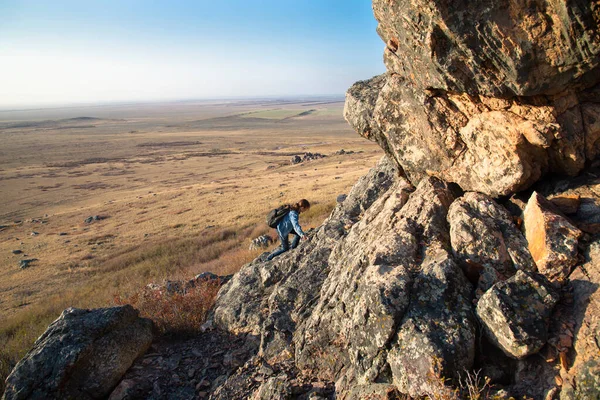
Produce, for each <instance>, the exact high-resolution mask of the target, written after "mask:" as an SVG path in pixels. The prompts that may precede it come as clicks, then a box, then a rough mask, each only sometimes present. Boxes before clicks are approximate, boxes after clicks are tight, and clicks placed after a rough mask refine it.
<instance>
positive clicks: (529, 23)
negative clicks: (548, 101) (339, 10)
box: [373, 0, 600, 97]
mask: <svg viewBox="0 0 600 400" xmlns="http://www.w3.org/2000/svg"><path fill="white" fill-rule="evenodd" d="M373 11H374V14H375V18H376V19H377V20H378V21H379V26H378V28H377V32H378V33H379V36H381V38H382V39H383V41H384V42H385V43H386V45H387V46H386V49H385V52H384V62H385V65H386V67H387V68H388V70H389V71H390V72H393V73H395V74H398V75H401V76H404V77H410V79H411V83H413V84H414V85H415V86H417V87H418V88H420V89H421V90H423V89H426V88H438V89H442V90H444V91H448V92H463V93H469V94H471V95H485V96H494V97H511V96H535V95H552V94H556V93H559V92H562V91H564V90H567V89H573V88H575V89H578V88H581V87H585V86H588V85H589V84H590V81H592V82H593V81H594V80H597V79H598V76H597V75H598V68H599V66H600V58H599V55H600V35H599V34H598V25H599V24H600V13H599V11H598V5H597V4H594V3H593V2H589V1H585V0H580V1H572V2H565V1H558V2H550V1H541V2H519V3H515V2H509V1H507V0H492V1H488V2H485V3H475V4H474V3H466V2H465V3H456V2H452V1H448V0H435V1H427V2H426V1H406V0H395V1H383V0H375V1H373ZM594 74H595V75H596V76H593V75H594Z"/></svg>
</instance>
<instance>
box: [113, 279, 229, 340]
mask: <svg viewBox="0 0 600 400" xmlns="http://www.w3.org/2000/svg"><path fill="white" fill-rule="evenodd" d="M219 287H220V286H219V283H218V282H204V283H201V284H200V285H199V286H196V287H193V288H190V289H188V290H187V291H186V292H185V293H173V294H168V293H167V292H166V291H164V290H152V289H149V288H144V289H143V290H141V291H139V292H138V293H135V294H133V295H131V296H129V297H121V296H115V304H117V305H122V304H131V305H132V306H133V307H135V308H136V309H137V310H139V311H140V315H141V316H142V317H146V318H150V319H152V320H153V321H154V324H155V326H156V327H157V328H158V330H159V332H160V333H162V334H172V335H182V334H183V335H185V334H193V333H196V332H198V329H199V328H200V326H201V325H202V324H203V323H204V321H205V320H206V315H207V314H208V311H209V310H210V308H211V307H212V306H213V304H214V302H215V297H216V296H217V293H218V291H219Z"/></svg>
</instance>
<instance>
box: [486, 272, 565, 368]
mask: <svg viewBox="0 0 600 400" xmlns="http://www.w3.org/2000/svg"><path fill="white" fill-rule="evenodd" d="M558 299H559V296H558V294H557V293H556V292H555V290H554V289H553V288H552V286H551V285H550V283H549V282H548V281H547V280H546V279H545V278H544V277H543V276H541V275H539V274H531V273H528V272H524V271H517V273H516V274H515V275H514V276H513V277H512V278H510V279H508V280H506V281H504V282H499V283H497V284H495V285H494V286H492V288H491V289H489V290H488V291H487V292H485V293H484V295H483V296H482V297H481V299H479V302H478V303H477V316H478V317H479V319H480V321H481V322H482V324H483V326H484V330H485V333H486V335H487V337H488V338H489V339H490V341H492V343H494V344H496V345H497V346H498V347H499V348H500V349H502V350H503V351H504V353H506V355H508V356H510V357H513V358H517V359H522V358H524V357H527V356H528V355H530V354H533V353H536V352H537V351H539V350H540V349H541V348H542V346H543V345H544V344H546V341H547V340H548V323H549V317H550V313H551V312H552V309H553V308H554V305H555V304H556V302H557V301H558Z"/></svg>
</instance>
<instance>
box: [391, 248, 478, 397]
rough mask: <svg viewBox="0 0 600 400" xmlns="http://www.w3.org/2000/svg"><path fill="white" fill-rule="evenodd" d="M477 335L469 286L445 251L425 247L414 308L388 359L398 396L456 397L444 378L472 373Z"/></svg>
mask: <svg viewBox="0 0 600 400" xmlns="http://www.w3.org/2000/svg"><path fill="white" fill-rule="evenodd" d="M475 332H476V322H475V316H474V314H473V311H472V309H471V287H470V285H469V283H468V282H467V281H466V279H465V277H464V275H463V274H462V273H461V271H460V268H459V267H458V266H457V265H456V263H455V262H454V261H453V259H452V257H451V255H450V254H449V253H448V252H447V251H446V250H444V249H441V248H436V247H435V246H433V247H432V248H428V249H426V257H425V260H423V263H422V265H421V271H420V273H419V275H418V276H417V277H416V279H415V282H414V283H413V288H412V296H411V303H410V307H409V309H408V310H407V313H406V315H405V317H404V319H403V320H402V322H401V325H400V329H399V330H398V333H397V337H396V339H395V341H394V342H393V344H392V348H391V350H390V353H389V355H388V363H389V365H390V367H391V370H392V376H393V382H394V383H395V384H396V386H397V387H398V389H399V390H400V392H402V393H407V394H409V395H410V396H413V397H417V396H423V395H430V396H431V395H434V396H438V397H442V396H447V397H446V398H452V393H453V389H451V388H449V387H447V386H446V385H445V379H447V378H454V379H456V378H458V373H459V372H461V371H464V370H469V369H471V367H472V365H473V360H474V356H475V339H476V337H475ZM442 398H443V397H442Z"/></svg>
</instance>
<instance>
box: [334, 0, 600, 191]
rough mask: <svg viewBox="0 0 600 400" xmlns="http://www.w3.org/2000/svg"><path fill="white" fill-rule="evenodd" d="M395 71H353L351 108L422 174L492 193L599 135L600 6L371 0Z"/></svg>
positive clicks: (559, 169)
mask: <svg viewBox="0 0 600 400" xmlns="http://www.w3.org/2000/svg"><path fill="white" fill-rule="evenodd" d="M373 9H374V12H375V17H376V18H377V19H378V21H379V27H378V32H379V34H380V36H381V37H382V39H383V40H384V41H385V42H386V48H385V52H384V60H385V63H386V66H387V69H388V73H387V74H385V75H383V76H379V77H376V78H373V79H371V80H369V81H363V82H358V83H356V84H355V85H354V86H353V87H352V88H350V90H349V91H348V93H347V96H346V108H345V112H344V115H345V117H346V119H347V121H348V122H349V123H350V125H352V126H353V127H354V129H355V130H356V131H357V132H358V133H359V134H361V135H362V136H364V137H366V138H368V139H371V140H374V141H377V142H378V143H379V144H380V145H381V147H382V148H383V149H384V150H385V151H386V153H388V155H390V156H391V158H392V159H394V160H396V162H397V163H398V165H399V166H401V167H402V168H403V170H404V171H405V173H406V174H407V176H408V177H409V179H410V180H411V182H412V183H413V184H418V182H419V181H420V180H421V179H423V178H424V177H426V176H436V177H438V178H440V179H443V180H446V181H449V182H455V183H457V184H459V185H460V186H461V187H462V188H463V189H464V190H472V191H478V192H481V193H486V194H489V195H491V196H493V197H498V196H502V195H509V194H511V193H514V192H518V191H520V190H523V189H526V188H528V187H529V186H531V185H532V184H533V183H535V182H536V181H537V180H539V179H540V178H541V177H542V176H544V175H545V174H547V173H548V172H554V173H560V174H565V175H570V176H574V175H576V174H577V173H579V172H580V171H581V169H582V168H583V167H584V166H585V163H586V161H589V160H593V159H594V158H595V157H596V156H597V154H598V150H599V147H600V140H599V138H600V124H599V123H598V117H599V116H600V94H599V88H598V85H597V84H598V82H599V79H600V35H599V34H598V30H597V26H598V23H599V21H600V11H599V9H600V7H598V6H597V4H596V5H595V4H592V3H590V2H586V1H580V2H569V3H568V4H567V3H566V2H562V1H561V2H549V1H545V2H535V3H534V2H525V3H523V2H521V3H519V4H517V3H515V2H508V1H503V0H499V1H492V2H474V3H473V2H458V3H457V2H449V1H433V2H429V1H427V2H425V1H416V2H415V1H412V2H408V1H393V2H390V1H383V0H382V1H378V0H375V1H374V2H373Z"/></svg>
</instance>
